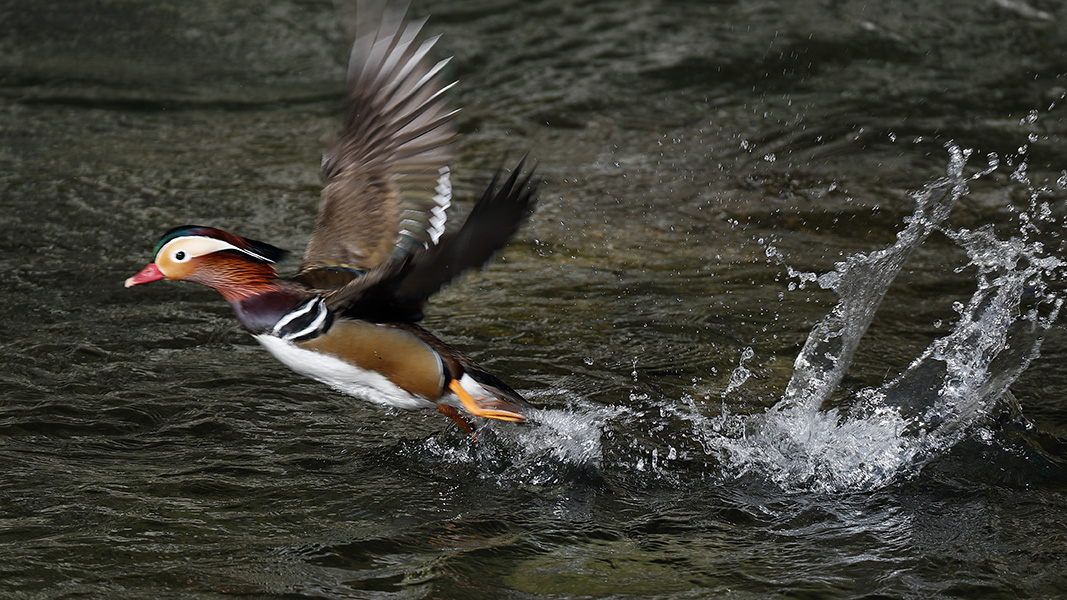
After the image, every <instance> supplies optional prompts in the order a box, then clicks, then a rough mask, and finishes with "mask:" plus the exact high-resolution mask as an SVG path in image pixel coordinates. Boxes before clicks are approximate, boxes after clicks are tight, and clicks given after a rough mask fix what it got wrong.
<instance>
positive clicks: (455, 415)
mask: <svg viewBox="0 0 1067 600" xmlns="http://www.w3.org/2000/svg"><path fill="white" fill-rule="evenodd" d="M437 410H439V411H441V414H442V415H444V416H446V417H448V418H449V419H452V420H453V421H455V422H456V424H457V425H459V426H460V427H462V428H463V429H466V430H467V433H469V434H471V437H472V438H474V439H475V441H477V440H478V434H477V433H474V428H473V427H471V424H470V423H468V422H467V420H466V419H464V418H463V415H461V414H459V410H457V409H456V407H454V406H449V405H447V404H438V405H437Z"/></svg>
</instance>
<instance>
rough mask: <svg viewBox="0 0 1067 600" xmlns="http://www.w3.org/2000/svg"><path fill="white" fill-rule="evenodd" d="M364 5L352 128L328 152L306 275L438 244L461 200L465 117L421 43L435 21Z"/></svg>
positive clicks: (352, 68)
mask: <svg viewBox="0 0 1067 600" xmlns="http://www.w3.org/2000/svg"><path fill="white" fill-rule="evenodd" d="M375 4H380V3H370V2H361V3H359V5H358V6H357V19H356V40H355V43H354V44H353V45H352V57H351V60H350V62H349V68H348V92H347V98H346V100H347V106H346V116H345V128H344V132H343V133H342V135H341V136H340V138H339V139H338V140H337V141H335V142H334V143H332V144H330V145H329V146H328V148H327V149H326V151H325V152H324V153H323V162H322V170H323V174H324V176H325V179H326V184H325V186H324V188H323V190H322V200H321V203H320V207H319V218H318V223H317V224H316V226H315V232H314V234H313V235H312V238H311V242H310V243H309V244H308V247H307V250H306V252H305V253H304V261H303V265H302V270H303V271H308V270H312V269H316V268H321V267H344V268H349V269H356V270H359V271H367V270H370V269H373V268H375V267H377V266H378V265H381V264H382V263H383V262H385V261H387V260H389V259H390V258H396V259H403V258H404V257H405V256H407V255H410V254H411V253H412V252H415V251H418V250H422V249H423V248H426V247H427V246H429V245H432V244H434V243H436V242H437V241H438V238H439V237H440V236H441V234H442V233H443V232H444V224H445V209H447V208H448V206H449V204H450V202H451V198H452V188H451V184H450V182H449V171H448V162H449V161H450V159H451V149H450V145H451V142H452V141H453V140H454V139H455V137H456V133H455V129H454V127H453V126H452V125H451V123H450V120H451V118H452V116H453V115H454V114H455V113H456V112H457V111H455V110H451V109H450V108H449V106H448V104H447V103H446V101H445V98H444V96H445V92H447V91H448V89H449V88H451V87H452V86H453V85H454V84H455V82H452V83H446V82H445V80H444V78H443V76H442V73H441V71H442V69H443V68H444V66H445V64H446V63H447V62H448V60H447V59H446V60H442V61H440V62H437V63H433V62H432V61H430V60H429V59H428V58H427V55H428V53H429V51H430V49H431V48H432V47H433V45H434V43H435V42H436V41H437V38H436V37H435V38H430V39H428V40H425V41H422V42H419V41H418V37H419V32H420V30H421V28H422V25H423V22H424V21H425V20H419V21H412V22H408V21H407V20H406V19H405V18H404V12H405V10H404V8H403V7H395V6H388V7H381V6H376V5H375Z"/></svg>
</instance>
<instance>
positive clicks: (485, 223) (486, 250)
mask: <svg viewBox="0 0 1067 600" xmlns="http://www.w3.org/2000/svg"><path fill="white" fill-rule="evenodd" d="M525 166H526V160H525V159H523V160H522V161H520V162H519V164H518V165H517V166H516V167H515V169H514V170H512V172H511V175H509V176H508V178H507V179H506V180H504V182H503V184H501V183H500V179H501V177H502V175H503V171H502V170H500V171H497V172H496V174H495V175H494V176H493V180H492V182H490V184H489V187H487V188H486V190H485V193H483V194H482V197H481V199H479V200H478V203H477V204H475V205H474V208H473V209H472V210H471V213H470V215H468V216H467V220H466V221H464V222H463V226H462V227H460V228H459V230H458V231H455V232H449V233H447V234H445V236H444V237H443V238H442V239H441V243H440V244H438V245H436V246H433V247H430V248H428V249H426V250H425V251H423V252H420V253H419V254H417V255H416V256H415V257H414V261H413V265H412V267H411V269H410V270H409V271H408V272H407V273H406V274H405V276H404V279H403V281H402V282H401V283H400V284H399V285H398V286H397V290H396V292H395V294H394V295H395V297H396V298H397V299H398V300H400V301H401V302H409V303H410V302H418V301H422V300H425V299H426V298H429V297H430V296H432V295H433V294H435V293H437V292H438V291H439V290H440V289H441V288H442V287H444V286H445V285H447V284H448V283H449V282H451V281H452V280H454V279H455V278H457V277H459V276H460V275H462V274H463V273H465V272H467V271H468V270H470V269H477V268H480V267H482V266H483V265H485V263H487V262H489V259H490V258H492V257H493V255H494V254H495V253H496V252H497V251H498V250H500V249H501V248H503V247H504V246H505V245H506V244H507V243H508V240H509V239H511V236H513V235H515V232H517V231H518V230H519V226H521V225H522V223H523V221H525V220H526V218H527V217H528V216H530V214H531V213H532V212H533V209H534V207H535V205H536V203H537V188H538V185H539V184H540V180H539V179H538V178H537V177H536V175H535V173H534V169H533V168H530V169H529V170H526V169H525Z"/></svg>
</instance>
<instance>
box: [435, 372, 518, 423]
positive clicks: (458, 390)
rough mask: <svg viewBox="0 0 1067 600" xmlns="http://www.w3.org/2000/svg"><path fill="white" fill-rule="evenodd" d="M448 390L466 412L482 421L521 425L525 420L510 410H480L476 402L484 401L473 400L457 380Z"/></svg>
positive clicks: (480, 407)
mask: <svg viewBox="0 0 1067 600" xmlns="http://www.w3.org/2000/svg"><path fill="white" fill-rule="evenodd" d="M448 389H450V390H452V393H454V394H455V395H456V396H459V401H460V402H462V403H463V406H464V407H465V408H466V409H467V411H468V412H469V413H470V414H472V415H474V416H476V417H482V418H484V419H496V420H498V421H508V422H510V423H522V422H524V421H525V420H526V416H525V415H522V414H519V413H517V412H512V411H510V410H502V409H495V408H482V405H481V404H479V403H478V402H479V401H481V400H485V399H484V398H480V399H479V400H475V399H474V398H472V397H471V395H470V393H468V392H467V390H465V389H463V386H462V385H460V383H459V380H458V379H453V380H452V381H451V382H450V383H449V384H448ZM438 406H440V405H438Z"/></svg>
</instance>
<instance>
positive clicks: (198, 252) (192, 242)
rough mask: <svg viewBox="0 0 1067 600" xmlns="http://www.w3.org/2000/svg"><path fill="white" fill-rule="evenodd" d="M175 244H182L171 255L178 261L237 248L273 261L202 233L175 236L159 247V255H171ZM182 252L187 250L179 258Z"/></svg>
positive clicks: (256, 257)
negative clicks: (170, 253)
mask: <svg viewBox="0 0 1067 600" xmlns="http://www.w3.org/2000/svg"><path fill="white" fill-rule="evenodd" d="M175 244H180V246H181V248H180V250H178V251H177V252H175V253H174V254H173V255H170V256H171V257H172V259H173V260H175V261H178V262H183V261H185V260H188V259H190V258H195V257H197V256H203V255H205V254H211V253H212V252H219V251H222V250H237V251H238V252H241V253H243V254H247V255H248V256H251V257H252V258H255V259H258V260H265V261H268V262H273V261H270V259H268V258H267V257H265V256H261V255H259V254H256V253H255V252H249V251H248V250H245V249H244V248H238V247H237V246H234V245H233V244H231V243H229V242H226V241H223V240H219V239H215V238H210V237H205V236H202V235H189V236H182V237H177V238H174V239H173V240H171V241H169V242H167V244H166V245H165V246H163V247H162V248H160V249H159V256H167V255H169V252H170V250H171V247H172V246H174V245H175ZM181 252H185V256H184V257H182V258H179V257H178V254H179V253H181Z"/></svg>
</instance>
